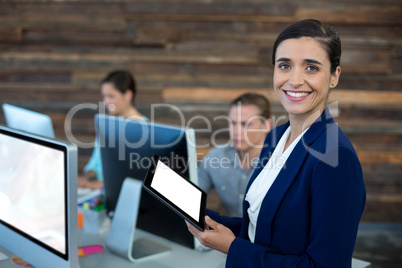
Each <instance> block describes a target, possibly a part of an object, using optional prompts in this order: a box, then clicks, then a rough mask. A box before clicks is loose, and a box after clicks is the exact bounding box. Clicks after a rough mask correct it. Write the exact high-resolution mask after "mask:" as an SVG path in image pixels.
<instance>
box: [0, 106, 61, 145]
mask: <svg viewBox="0 0 402 268" xmlns="http://www.w3.org/2000/svg"><path fill="white" fill-rule="evenodd" d="M3 112H4V117H5V119H6V124H7V126H8V127H11V128H15V129H18V130H22V131H26V132H29V133H33V134H37V135H42V136H44V137H48V138H54V137H55V135H54V129H53V124H52V119H51V118H50V117H49V116H48V115H45V114H41V113H38V112H34V111H31V110H27V109H24V108H21V107H17V106H14V105H11V104H8V103H4V104H3Z"/></svg>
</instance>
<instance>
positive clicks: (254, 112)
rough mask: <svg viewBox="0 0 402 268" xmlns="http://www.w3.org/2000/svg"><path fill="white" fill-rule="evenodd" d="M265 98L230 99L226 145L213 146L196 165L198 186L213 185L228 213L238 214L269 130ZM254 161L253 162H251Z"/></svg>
mask: <svg viewBox="0 0 402 268" xmlns="http://www.w3.org/2000/svg"><path fill="white" fill-rule="evenodd" d="M270 117H271V112H270V104H269V101H268V100H267V99H266V98H265V97H264V96H262V95H259V94H254V93H246V94H244V95H241V96H240V97H238V98H236V99H235V100H233V101H232V102H231V103H230V110H229V130H230V140H231V143H230V145H225V146H223V147H222V146H216V147H215V148H213V149H211V150H210V151H209V153H208V154H207V155H206V156H205V157H204V159H203V160H202V162H201V163H200V165H199V167H198V182H199V186H200V188H202V189H203V190H204V191H206V192H207V193H209V192H210V190H211V189H212V188H215V189H216V191H217V192H218V194H219V197H220V198H221V200H222V203H223V206H224V208H225V210H226V213H227V215H228V216H231V217H241V216H242V213H243V208H242V202H243V198H244V193H245V191H246V187H247V184H248V181H249V179H250V177H251V175H252V174H253V172H254V168H255V165H256V161H258V157H259V154H260V152H261V148H262V145H263V144H264V140H265V137H266V135H267V134H268V132H269V131H270V130H271V119H270ZM253 163H254V165H253Z"/></svg>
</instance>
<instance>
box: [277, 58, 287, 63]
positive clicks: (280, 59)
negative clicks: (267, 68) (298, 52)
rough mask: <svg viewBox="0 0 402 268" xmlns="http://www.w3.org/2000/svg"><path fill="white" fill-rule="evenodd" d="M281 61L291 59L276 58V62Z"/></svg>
mask: <svg viewBox="0 0 402 268" xmlns="http://www.w3.org/2000/svg"><path fill="white" fill-rule="evenodd" d="M279 61H290V59H289V58H279V59H277V60H276V62H279Z"/></svg>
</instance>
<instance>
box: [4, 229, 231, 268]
mask: <svg viewBox="0 0 402 268" xmlns="http://www.w3.org/2000/svg"><path fill="white" fill-rule="evenodd" d="M80 231H81V232H82V230H80ZM106 237H107V233H102V231H101V233H100V235H99V236H97V235H93V234H86V233H83V232H82V236H81V241H79V245H80V246H84V245H90V244H101V245H105V241H106ZM135 237H136V239H138V238H142V237H145V238H146V239H149V240H152V241H155V242H158V243H160V244H162V245H165V246H167V247H169V248H170V249H171V250H170V251H169V252H166V253H162V254H161V255H157V256H154V257H151V258H150V259H145V260H140V261H138V262H135V263H132V262H130V261H128V260H127V259H124V258H122V257H120V256H118V255H115V254H113V253H111V252H109V251H108V249H107V248H106V247H104V249H105V252H103V253H99V254H94V255H88V256H85V257H81V258H80V259H79V262H80V266H81V268H126V267H127V268H128V267H135V268H154V267H155V268H157V267H158V268H168V267H171V268H181V267H183V268H188V267H191V268H198V267H199V268H205V267H208V268H223V267H225V261H226V255H225V254H222V253H220V252H218V251H215V250H208V251H205V252H200V251H196V250H192V249H190V248H187V247H184V246H181V245H179V244H177V243H174V242H171V241H169V240H167V239H164V238H161V237H158V236H155V235H152V234H150V233H147V232H144V231H142V230H138V229H137V230H136V232H135ZM0 267H1V266H0Z"/></svg>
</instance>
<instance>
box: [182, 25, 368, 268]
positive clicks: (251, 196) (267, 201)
mask: <svg viewBox="0 0 402 268" xmlns="http://www.w3.org/2000/svg"><path fill="white" fill-rule="evenodd" d="M340 56H341V42H340V39H339V37H338V34H337V33H336V31H335V29H334V28H333V27H331V26H328V25H326V24H324V23H321V22H320V21H317V20H304V21H300V22H297V23H294V24H292V25H290V26H289V27H288V28H286V29H285V30H284V31H283V32H282V33H281V34H280V35H279V36H278V38H277V40H276V42H275V45H274V49H273V56H272V59H273V62H272V63H273V64H274V77H273V83H274V90H275V93H276V94H277V95H278V97H279V100H280V102H281V104H282V105H283V107H284V108H285V109H286V111H287V112H288V114H289V122H287V123H286V124H284V125H282V126H279V127H277V128H274V129H272V130H271V132H270V133H269V134H268V135H267V137H266V139H265V142H264V147H263V149H262V151H261V154H260V158H259V166H258V167H257V168H256V169H255V172H254V174H253V175H252V177H251V179H250V182H249V184H248V186H247V189H246V194H245V198H244V201H243V217H242V218H230V217H224V216H220V215H219V214H218V213H216V212H213V211H208V212H207V215H208V217H206V220H205V222H206V224H207V225H208V226H207V227H209V228H206V230H205V231H204V232H200V231H198V230H196V229H195V228H193V227H191V226H190V225H188V226H189V230H190V232H191V233H192V234H194V236H195V237H197V238H198V239H199V241H200V242H201V243H202V244H203V245H205V246H208V247H211V248H214V249H216V250H219V251H221V252H224V253H227V254H228V255H227V261H226V267H231V268H232V267H235V268H236V267H239V268H240V267H241V268H244V267H250V268H251V267H329V268H331V267H333V268H339V267H343V268H350V267H351V263H352V253H353V249H354V244H355V240H356V235H357V229H358V225H359V221H360V217H361V215H362V213H363V210H364V206H365V201H366V191H365V186H364V181H363V174H362V169H361V165H360V162H359V159H358V157H357V155H356V152H355V150H354V148H353V146H352V144H351V143H350V141H349V139H348V138H347V137H346V136H345V134H344V133H343V132H342V131H341V130H340V129H339V127H338V126H337V124H336V123H335V122H334V121H333V118H332V116H331V114H330V113H329V109H328V108H327V107H326V101H327V99H328V95H329V91H330V89H331V88H333V87H335V86H336V85H337V83H338V81H339V76H340V74H341V68H340V62H339V59H340ZM276 163H281V165H278V164H276Z"/></svg>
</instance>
